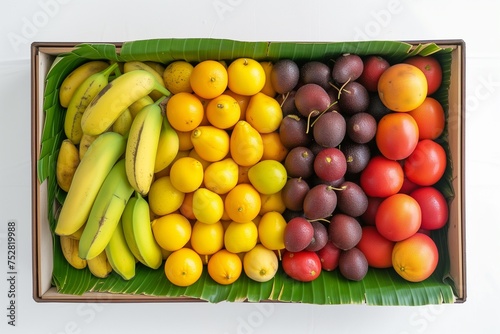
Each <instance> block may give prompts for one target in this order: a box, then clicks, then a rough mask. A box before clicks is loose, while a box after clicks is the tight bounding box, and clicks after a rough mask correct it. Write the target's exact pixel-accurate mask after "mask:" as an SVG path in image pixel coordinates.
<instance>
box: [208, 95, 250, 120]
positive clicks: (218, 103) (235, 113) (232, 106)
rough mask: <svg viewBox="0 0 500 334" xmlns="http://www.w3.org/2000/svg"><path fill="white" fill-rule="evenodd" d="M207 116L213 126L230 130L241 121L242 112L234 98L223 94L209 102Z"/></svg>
mask: <svg viewBox="0 0 500 334" xmlns="http://www.w3.org/2000/svg"><path fill="white" fill-rule="evenodd" d="M205 114H206V116H207V119H208V121H209V122H210V124H212V125H213V126H215V127H217V128H219V129H229V128H231V127H232V126H233V125H235V124H236V122H238V121H239V120H240V114H241V110H240V105H239V104H238V101H236V99H235V98H234V97H232V96H230V95H226V94H222V95H219V96H217V97H216V98H214V99H212V100H210V102H208V104H207V108H206V111H205Z"/></svg>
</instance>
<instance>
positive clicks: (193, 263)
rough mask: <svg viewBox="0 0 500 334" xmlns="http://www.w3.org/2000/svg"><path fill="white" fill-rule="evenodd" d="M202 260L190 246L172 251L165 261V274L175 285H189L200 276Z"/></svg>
mask: <svg viewBox="0 0 500 334" xmlns="http://www.w3.org/2000/svg"><path fill="white" fill-rule="evenodd" d="M202 273H203V262H202V261H201V257H200V255H198V253H196V252H195V251H194V250H192V249H190V248H181V249H179V250H176V251H175V252H172V254H170V255H169V257H168V258H167V260H166V261H165V275H166V276H167V279H168V280H169V281H170V282H171V283H172V284H175V285H177V286H190V285H192V284H194V283H196V281H197V280H198V279H199V278H200V277H201V274H202Z"/></svg>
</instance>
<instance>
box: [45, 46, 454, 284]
mask: <svg viewBox="0 0 500 334" xmlns="http://www.w3.org/2000/svg"><path fill="white" fill-rule="evenodd" d="M429 68H431V69H432V71H427V69H429ZM441 77H442V73H441V69H440V67H439V63H438V62H437V61H436V60H435V59H434V58H432V57H431V56H428V57H419V56H414V57H411V58H409V59H407V60H405V61H404V62H403V63H399V64H389V62H388V61H387V60H385V59H384V58H382V57H380V56H376V55H373V56H366V57H360V56H358V55H356V54H343V55H339V56H338V57H337V58H335V59H330V60H328V61H324V62H323V61H307V62H298V61H294V60H291V59H280V60H277V61H275V62H270V61H257V60H254V59H250V58H239V59H235V60H231V61H216V60H205V61H200V62H198V63H188V62H186V61H182V60H178V61H174V62H172V63H170V64H166V65H164V64H159V63H154V62H138V61H134V62H126V63H108V62H104V61H89V62H88V63H86V64H83V65H81V66H80V67H78V68H77V69H75V70H74V71H73V72H72V73H71V74H70V75H68V77H67V78H66V79H65V80H64V81H63V83H62V85H61V88H60V103H61V105H62V106H63V107H64V108H67V111H66V116H65V117H66V118H65V122H64V133H65V134H66V137H67V139H65V140H64V141H63V142H62V146H61V148H60V151H59V156H58V160H57V172H56V176H57V182H58V185H59V186H60V188H61V189H62V190H64V191H65V192H67V196H66V199H65V202H64V203H63V205H62V208H61V211H60V213H59V216H58V221H57V225H56V227H55V233H56V235H58V236H59V237H60V241H61V242H60V243H61V248H62V251H63V254H64V256H65V258H66V259H67V261H68V262H69V263H70V264H71V265H72V266H73V267H75V268H77V269H83V268H85V267H88V268H89V269H90V271H91V272H92V273H93V274H94V275H95V276H97V277H106V276H108V275H109V274H110V273H111V272H112V271H115V272H116V273H117V274H119V275H120V276H121V277H122V278H123V279H125V280H129V279H131V278H133V277H134V275H135V270H136V266H138V265H144V266H147V267H150V268H152V269H158V268H160V267H161V266H162V265H163V269H164V271H165V275H166V278H167V279H168V280H169V281H170V282H171V283H173V284H175V285H178V286H189V285H191V284H193V283H195V282H196V281H197V280H198V279H199V277H200V276H201V274H202V272H203V271H204V270H206V271H207V272H208V274H209V276H210V277H211V278H212V279H213V280H214V281H215V282H217V283H219V284H223V285H226V284H231V283H233V282H235V281H236V280H237V279H238V278H239V277H240V276H241V275H246V276H248V277H249V278H250V279H252V280H255V281H257V282H265V281H269V280H270V279H272V278H273V277H274V276H275V274H276V273H277V272H278V270H279V267H281V268H282V269H283V271H284V273H285V274H286V275H287V276H289V277H290V278H292V279H295V280H299V281H304V282H308V281H312V280H314V279H316V278H317V277H318V276H319V275H320V274H321V272H322V271H324V273H323V274H325V275H328V273H327V272H329V271H333V270H336V269H338V270H339V271H340V273H341V275H342V276H344V277H345V278H346V279H349V280H354V281H359V280H362V279H363V278H364V277H365V275H366V274H367V272H368V268H369V267H374V268H390V267H393V268H394V270H395V271H396V272H397V273H398V274H400V275H401V277H403V278H404V279H406V280H408V281H415V282H416V281H422V280H424V279H426V278H427V277H429V276H430V275H431V274H432V273H433V272H434V270H435V268H436V266H437V262H438V252H437V247H436V245H435V244H434V241H433V240H432V239H431V238H430V237H429V231H431V230H435V229H439V228H442V227H443V226H444V225H445V224H446V223H447V220H448V206H447V202H446V199H445V198H444V196H443V195H442V194H441V193H440V192H439V190H438V189H437V188H436V187H434V185H435V183H436V182H437V181H438V180H439V179H440V178H441V177H442V176H443V174H444V171H445V169H446V161H447V159H446V154H445V151H444V149H443V147H442V146H441V145H440V144H439V143H438V141H437V139H438V138H439V137H440V136H441V134H442V132H443V129H444V124H445V116H444V111H443V108H442V106H440V105H439V102H437V100H435V99H434V98H433V97H432V96H431V94H432V93H434V92H435V91H436V90H437V89H438V88H439V86H440V84H441Z"/></svg>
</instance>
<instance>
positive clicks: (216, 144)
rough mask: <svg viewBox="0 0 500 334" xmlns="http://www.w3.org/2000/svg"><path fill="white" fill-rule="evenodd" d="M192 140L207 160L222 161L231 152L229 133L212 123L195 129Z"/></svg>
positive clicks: (199, 152)
mask: <svg viewBox="0 0 500 334" xmlns="http://www.w3.org/2000/svg"><path fill="white" fill-rule="evenodd" d="M191 142H192V143H193V146H194V149H195V150H196V152H197V153H198V155H199V156H200V157H201V158H203V159H205V160H206V161H210V162H214V161H220V160H222V159H224V158H225V157H226V156H227V154H228V153H229V135H228V133H227V132H226V131H225V130H222V129H219V128H216V127H215V126H212V125H203V126H199V127H197V128H196V129H194V130H193V132H192V133H191Z"/></svg>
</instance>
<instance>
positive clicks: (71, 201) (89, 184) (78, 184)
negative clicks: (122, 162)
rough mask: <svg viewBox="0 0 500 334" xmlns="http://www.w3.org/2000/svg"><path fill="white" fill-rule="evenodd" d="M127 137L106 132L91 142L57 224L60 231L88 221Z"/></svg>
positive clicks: (70, 231) (75, 228)
mask: <svg viewBox="0 0 500 334" xmlns="http://www.w3.org/2000/svg"><path fill="white" fill-rule="evenodd" d="M125 146H126V140H125V138H124V137H123V136H122V135H120V134H118V133H116V132H106V133H103V134H102V135H100V136H99V137H97V138H96V139H95V140H94V142H93V143H92V144H91V145H90V147H89V149H88V151H87V152H86V153H85V155H84V156H83V158H82V160H81V161H80V164H79V165H78V167H77V169H76V171H75V174H74V176H73V180H72V182H71V185H70V187H69V190H68V194H67V195H66V199H65V201H64V203H63V205H62V208H61V212H60V214H59V218H58V220H57V224H56V227H55V233H56V234H57V235H71V234H73V233H75V232H76V231H78V230H79V229H80V228H81V227H82V226H83V225H84V224H85V223H86V221H87V219H88V217H89V214H90V210H91V209H92V205H93V204H94V201H95V199H96V197H97V193H98V192H99V189H100V188H101V185H102V184H103V182H104V180H105V179H106V176H107V175H108V173H109V172H110V170H111V169H112V168H113V166H114V165H115V163H116V162H117V161H118V159H119V158H120V157H121V156H122V155H123V153H124V152H125Z"/></svg>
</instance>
